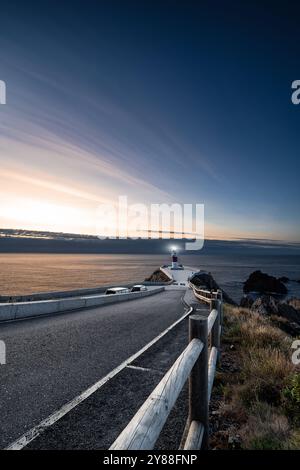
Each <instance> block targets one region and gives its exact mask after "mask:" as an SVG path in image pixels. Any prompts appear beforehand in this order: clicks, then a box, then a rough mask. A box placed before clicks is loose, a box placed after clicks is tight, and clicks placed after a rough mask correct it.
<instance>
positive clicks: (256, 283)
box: [244, 271, 287, 294]
mask: <svg viewBox="0 0 300 470" xmlns="http://www.w3.org/2000/svg"><path fill="white" fill-rule="evenodd" d="M244 292H245V293H248V292H259V293H261V294H267V293H269V294H271V293H274V294H287V288H286V287H285V285H284V284H283V282H281V281H280V280H279V279H276V277H274V276H269V275H268V274H266V273H262V272H261V271H254V272H253V273H251V274H250V276H249V278H248V279H247V281H246V282H245V283H244Z"/></svg>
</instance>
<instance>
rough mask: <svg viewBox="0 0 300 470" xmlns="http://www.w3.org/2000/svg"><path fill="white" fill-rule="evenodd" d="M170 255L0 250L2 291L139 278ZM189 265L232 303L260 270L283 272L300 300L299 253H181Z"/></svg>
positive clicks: (42, 289)
mask: <svg viewBox="0 0 300 470" xmlns="http://www.w3.org/2000/svg"><path fill="white" fill-rule="evenodd" d="M169 261H170V260H169V255H168V254H165V255H136V254H134V255H129V254H126V255H125V254H124V255H120V254H115V255H111V254H52V253H51V254H39V253H33V254H30V253H26V254H20V253H18V254H14V253H3V254H0V295H21V294H31V293H33V292H48V291H57V290H69V289H78V288H86V287H98V286H101V285H104V284H105V285H116V286H117V285H118V284H124V283H127V282H128V283H132V282H142V281H143V280H144V279H145V277H147V276H149V275H150V274H151V273H152V272H153V271H154V270H155V269H157V268H158V267H159V266H161V265H163V264H167V263H169ZM179 261H180V262H181V263H182V264H184V265H187V266H193V267H195V268H197V269H199V270H200V269H203V270H206V271H209V272H211V274H212V275H213V276H214V278H215V280H216V281H217V282H218V284H219V285H220V286H221V287H222V288H223V289H224V290H225V291H226V292H227V294H228V295H229V296H230V297H231V298H232V299H233V300H235V301H236V302H239V301H240V299H241V297H242V295H243V282H244V281H245V280H246V279H247V278H248V276H249V274H251V273H252V272H253V271H255V270H257V269H260V270H261V271H263V272H266V273H268V274H271V275H273V276H276V277H281V276H286V277H288V278H289V279H290V280H291V281H290V282H288V283H287V288H288V296H287V297H298V298H300V284H299V283H297V282H295V281H297V280H300V256H294V255H288V256H286V255H285V256H283V255H240V254H228V255H205V254H197V255H181V256H180V259H179Z"/></svg>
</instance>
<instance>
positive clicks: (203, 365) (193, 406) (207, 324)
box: [110, 287, 223, 450]
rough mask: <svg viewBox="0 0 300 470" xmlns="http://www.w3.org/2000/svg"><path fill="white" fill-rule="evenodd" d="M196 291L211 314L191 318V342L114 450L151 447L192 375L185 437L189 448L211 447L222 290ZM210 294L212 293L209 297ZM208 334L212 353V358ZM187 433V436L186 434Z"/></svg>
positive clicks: (114, 444)
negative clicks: (209, 443) (211, 409)
mask: <svg viewBox="0 0 300 470" xmlns="http://www.w3.org/2000/svg"><path fill="white" fill-rule="evenodd" d="M193 290H194V294H195V296H196V297H197V298H198V296H199V297H202V295H201V294H200V292H204V293H205V296H203V298H204V299H205V302H209V303H210V314H209V316H208V317H206V316H201V315H191V316H190V317H189V336H190V342H189V345H188V346H187V348H186V349H185V350H184V351H183V352H182V354H181V355H180V356H179V357H178V359H177V360H176V362H175V363H174V364H173V366H172V367H171V368H170V369H169V371H168V372H167V373H166V375H165V376H164V377H163V379H162V380H161V381H160V383H159V384H158V385H157V387H156V388H155V389H154V390H153V392H152V393H151V395H150V396H149V397H148V398H147V400H146V401H145V402H144V404H143V405H142V406H141V408H140V409H139V410H138V411H137V413H136V414H135V416H134V417H133V418H132V420H131V421H130V422H129V424H128V425H127V426H126V428H125V429H124V430H123V431H122V433H121V434H120V435H119V437H118V438H117V439H116V440H115V442H114V443H113V444H112V446H111V447H110V450H151V449H153V448H154V446H155V443H156V441H157V439H158V437H159V434H160V432H161V430H162V428H163V426H164V425H165V422H166V420H167V418H168V416H169V414H170V411H171V410H172V408H173V406H174V404H175V402H176V400H177V398H178V396H179V394H180V392H181V390H182V388H183V386H184V384H185V382H186V380H187V378H189V417H188V421H187V426H186V433H184V436H183V438H182V442H183V444H182V446H183V448H184V449H185V450H197V449H207V448H208V435H209V423H208V416H209V415H208V409H209V402H210V397H211V393H212V388H213V382H214V377H215V371H216V367H217V364H218V361H219V356H220V334H221V323H222V308H223V305H222V304H223V302H222V292H221V291H217V292H209V291H202V290H201V289H198V292H199V293H197V292H196V289H195V288H194V287H193ZM206 294H209V296H208V297H206ZM208 336H210V354H209V357H208ZM185 436H186V437H185Z"/></svg>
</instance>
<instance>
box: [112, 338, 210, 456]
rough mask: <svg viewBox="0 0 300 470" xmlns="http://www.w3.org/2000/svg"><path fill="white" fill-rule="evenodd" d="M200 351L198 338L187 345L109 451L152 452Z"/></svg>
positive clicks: (201, 344) (201, 346)
mask: <svg viewBox="0 0 300 470" xmlns="http://www.w3.org/2000/svg"><path fill="white" fill-rule="evenodd" d="M202 349H203V343H202V342H201V341H200V340H199V339H194V340H193V341H191V342H190V343H189V345H188V346H187V348H186V349H185V350H184V351H183V353H182V354H181V355H180V356H179V358H178V359H177V361H176V362H175V363H174V365H173V366H172V367H171V369H170V370H169V371H168V372H167V373H166V375H165V376H164V378H163V379H162V380H161V382H160V383H159V384H158V385H157V387H156V388H155V389H154V390H153V392H152V393H151V395H150V396H149V397H148V399H147V400H146V401H145V403H144V404H143V405H142V406H141V408H140V409H139V410H138V412H137V413H136V414H135V416H134V417H133V418H132V420H131V421H130V423H129V424H128V425H127V426H126V428H125V429H124V431H123V432H122V433H121V434H120V436H119V437H118V438H117V440H116V441H115V442H114V443H113V445H112V446H111V447H110V449H111V450H150V449H153V447H154V445H155V443H156V441H157V439H158V437H159V434H160V431H161V430H162V428H163V426H164V424H165V422H166V420H167V417H168V415H169V413H170V411H171V409H172V408H173V406H174V404H175V401H176V400H177V398H178V395H179V393H180V392H181V390H182V387H183V385H184V383H185V382H186V380H187V378H188V376H189V374H190V372H191V370H192V368H193V366H194V364H195V362H196V360H197V358H198V357H199V355H200V353H201V351H202Z"/></svg>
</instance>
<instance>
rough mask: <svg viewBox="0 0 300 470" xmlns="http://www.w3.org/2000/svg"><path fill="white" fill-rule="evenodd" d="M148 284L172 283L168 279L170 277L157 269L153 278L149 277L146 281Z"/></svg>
mask: <svg viewBox="0 0 300 470" xmlns="http://www.w3.org/2000/svg"><path fill="white" fill-rule="evenodd" d="M145 281H146V282H162V283H165V282H168V283H169V282H170V279H169V278H168V276H167V275H166V274H165V273H164V272H163V271H161V270H160V269H157V270H156V271H154V272H153V273H152V274H151V276H149V277H147V278H146V279H145Z"/></svg>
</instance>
